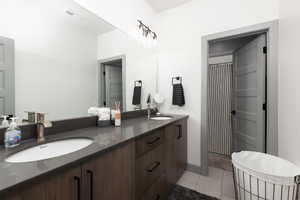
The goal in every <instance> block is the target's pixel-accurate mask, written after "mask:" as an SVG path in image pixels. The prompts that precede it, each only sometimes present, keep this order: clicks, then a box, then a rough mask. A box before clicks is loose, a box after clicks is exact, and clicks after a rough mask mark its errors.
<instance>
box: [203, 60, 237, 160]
mask: <svg viewBox="0 0 300 200" xmlns="http://www.w3.org/2000/svg"><path fill="white" fill-rule="evenodd" d="M232 82H233V81H232V63H226V64H213V65H209V69H208V151H209V152H213V153H219V154H223V155H230V154H231V149H232V147H231V145H232V124H231V110H232Z"/></svg>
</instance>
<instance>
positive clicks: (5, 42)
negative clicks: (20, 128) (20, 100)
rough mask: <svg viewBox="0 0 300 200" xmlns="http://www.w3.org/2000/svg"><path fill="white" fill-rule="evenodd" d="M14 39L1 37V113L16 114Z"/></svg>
mask: <svg viewBox="0 0 300 200" xmlns="http://www.w3.org/2000/svg"><path fill="white" fill-rule="evenodd" d="M14 91H15V90H14V41H13V40H12V39H8V38H4V37H0V115H3V114H5V115H8V114H14V112H15V108H14V105H15V100H14V95H15V92H14Z"/></svg>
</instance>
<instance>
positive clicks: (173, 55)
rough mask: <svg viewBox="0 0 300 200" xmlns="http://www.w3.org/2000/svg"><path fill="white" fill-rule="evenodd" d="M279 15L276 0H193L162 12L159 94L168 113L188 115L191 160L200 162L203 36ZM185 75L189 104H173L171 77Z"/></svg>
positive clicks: (159, 27) (158, 26)
mask: <svg viewBox="0 0 300 200" xmlns="http://www.w3.org/2000/svg"><path fill="white" fill-rule="evenodd" d="M277 18H278V2H277V1H275V0H264V1H260V0H251V1H250V0H242V1H241V0H226V1H219V0H201V1H199V0H193V1H191V2H189V3H187V4H184V5H182V6H180V7H177V8H174V9H172V10H168V11H165V12H163V13H162V14H160V16H159V19H158V24H157V27H156V28H157V30H158V34H159V66H160V81H159V83H160V84H159V89H160V93H162V94H164V95H165V96H166V97H167V102H166V103H165V106H164V107H163V110H164V111H165V112H174V113H186V114H189V115H190V118H189V124H188V125H189V132H188V134H189V135H188V162H189V163H190V164H194V165H197V166H199V165H200V127H201V124H200V121H201V117H200V113H201V59H202V58H201V37H202V36H203V35H206V34H212V33H217V32H222V31H226V30H230V29H235V28H239V27H243V26H247V25H252V24H257V23H261V22H265V21H270V20H274V19H277ZM177 75H178V76H182V77H183V85H184V89H185V97H186V106H184V107H182V108H178V107H173V106H171V93H172V88H171V85H170V81H171V77H172V76H177Z"/></svg>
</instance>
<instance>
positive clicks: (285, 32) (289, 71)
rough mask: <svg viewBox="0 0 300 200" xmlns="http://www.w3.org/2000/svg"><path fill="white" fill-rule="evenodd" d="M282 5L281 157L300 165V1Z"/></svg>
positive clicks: (281, 3)
mask: <svg viewBox="0 0 300 200" xmlns="http://www.w3.org/2000/svg"><path fill="white" fill-rule="evenodd" d="M279 6H280V7H279V8H280V10H279V17H280V20H279V115H278V116H279V155H280V156H282V157H284V158H286V159H289V160H291V161H293V162H295V163H297V164H298V165H299V166H300V156H299V146H300V117H299V116H300V106H299V104H300V92H299V85H300V60H299V55H300V54H299V47H300V38H299V36H300V2H299V1H297V0H280V5H279Z"/></svg>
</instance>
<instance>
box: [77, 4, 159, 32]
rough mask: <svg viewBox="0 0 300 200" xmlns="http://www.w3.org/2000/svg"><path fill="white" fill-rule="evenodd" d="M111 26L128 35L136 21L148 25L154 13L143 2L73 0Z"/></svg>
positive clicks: (134, 26)
mask: <svg viewBox="0 0 300 200" xmlns="http://www.w3.org/2000/svg"><path fill="white" fill-rule="evenodd" d="M75 2H77V3H78V4H80V5H81V6H83V7H84V8H86V9H88V10H90V11H92V12H93V13H95V14H96V15H98V16H99V17H101V18H102V19H104V20H106V21H107V22H109V23H110V24H112V25H113V26H115V27H117V28H119V29H120V30H122V31H125V32H126V33H128V34H130V33H131V32H132V31H133V30H134V29H135V28H136V25H137V20H143V21H144V22H145V23H146V24H148V25H149V24H150V23H151V21H152V20H153V18H155V13H154V11H153V9H152V7H150V6H149V5H148V4H147V3H146V1H145V0H126V1H124V0H109V1H107V0H75Z"/></svg>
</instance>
